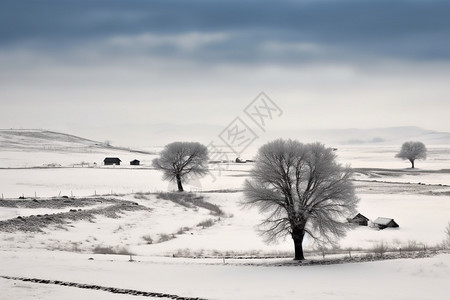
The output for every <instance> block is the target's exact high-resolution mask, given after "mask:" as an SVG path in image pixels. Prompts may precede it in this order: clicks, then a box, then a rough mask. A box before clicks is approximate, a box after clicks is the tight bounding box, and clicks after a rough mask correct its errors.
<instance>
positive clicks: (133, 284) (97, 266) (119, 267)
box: [0, 143, 450, 300]
mask: <svg viewBox="0 0 450 300" xmlns="http://www.w3.org/2000/svg"><path fill="white" fill-rule="evenodd" d="M47 147H50V148H51V147H52V143H49V144H48V145H47ZM427 147H428V149H429V157H428V159H427V160H424V161H418V162H417V163H416V166H417V167H418V169H415V170H411V169H409V162H407V161H402V160H399V159H396V158H395V157H394V156H395V154H396V153H397V152H398V151H399V149H400V146H399V145H395V146H392V145H377V146H370V145H360V146H349V145H346V146H340V147H339V148H338V150H337V152H336V154H337V155H338V159H339V161H340V162H341V163H342V164H348V163H349V164H351V165H352V167H355V168H359V169H358V170H357V173H356V174H355V180H356V181H355V186H356V191H357V195H358V197H359V198H360V199H361V200H360V204H359V207H358V211H359V212H360V213H361V214H363V215H364V216H366V217H368V218H369V219H370V220H371V221H373V220H375V219H376V218H378V217H389V218H393V219H395V221H396V222H397V223H398V224H399V225H400V227H399V228H387V229H384V230H378V229H375V228H370V227H365V226H355V228H354V230H351V231H350V232H349V233H348V234H347V236H346V237H345V238H343V239H342V240H341V241H340V246H341V248H342V249H347V248H352V249H357V248H362V249H365V250H370V249H371V248H372V247H374V245H376V244H378V243H380V242H383V243H385V244H386V245H388V246H389V247H391V248H392V249H394V250H396V249H399V248H402V247H404V245H407V244H408V243H412V242H416V243H417V244H419V245H421V246H427V247H433V246H436V245H438V244H442V241H443V239H444V237H445V236H444V230H445V227H446V226H447V224H448V222H449V221H450V219H449V216H450V201H449V200H450V199H449V196H448V195H449V194H450V187H449V186H450V173H449V172H448V169H449V168H448V166H449V164H448V162H449V161H450V151H449V150H450V148H449V147H448V146H445V145H444V146H442V145H437V146H435V145H427ZM55 148H56V146H55ZM25 149H26V148H25ZM106 156H118V157H120V158H121V159H122V161H125V162H128V161H131V160H132V159H135V158H136V159H139V160H141V162H142V163H143V165H141V166H137V167H134V166H129V165H122V166H111V167H105V166H102V165H101V161H102V160H103V159H104V157H106ZM154 157H155V155H151V154H137V153H131V152H127V151H122V150H121V151H119V150H114V151H111V152H108V151H106V150H104V149H97V150H95V151H92V152H89V151H86V152H82V151H78V152H73V151H63V150H61V149H60V148H58V150H52V151H49V150H45V151H44V150H42V149H37V150H36V149H27V150H24V148H23V147H22V148H20V149H11V148H7V149H6V148H5V149H3V148H0V168H1V169H0V178H1V185H0V193H1V194H2V196H3V198H14V199H17V198H18V197H19V196H22V194H23V195H24V196H25V197H29V198H35V197H36V198H38V199H39V200H41V199H44V198H45V197H56V196H58V195H61V196H62V195H68V196H71V195H73V196H74V197H75V199H77V198H79V197H85V196H93V195H94V194H96V195H104V197H108V198H117V199H120V200H129V201H133V202H138V203H139V204H140V205H143V206H146V207H148V208H150V209H151V210H150V211H136V212H124V213H121V218H118V219H111V218H108V217H105V216H100V215H99V216H97V217H96V218H95V220H92V221H76V222H75V221H73V222H71V223H69V224H66V225H61V226H51V227H49V228H46V229H45V230H43V232H41V233H33V234H30V233H22V232H16V233H4V232H2V233H1V235H0V259H1V261H2V266H1V268H0V276H2V275H3V276H22V277H36V278H43V279H54V280H62V281H73V282H78V283H89V284H96V285H103V286H113V287H119V288H129V289H136V290H142V291H151V292H159V293H168V294H176V295H179V296H186V297H188V296H189V297H202V298H207V299H300V298H301V299H319V300H320V299H330V298H331V299H361V298H364V299H377V300H378V299H381V298H384V299H429V298H430V295H432V297H433V298H434V299H447V298H448V296H449V294H450V290H449V288H448V284H447V282H448V281H449V279H450V254H448V253H447V254H440V255H437V256H434V257H431V258H420V259H396V260H389V261H378V262H364V263H347V264H336V265H323V266H319V265H314V266H294V265H284V266H278V264H279V263H283V264H286V263H289V262H291V259H290V258H278V259H253V260H245V259H244V260H237V259H236V260H234V259H226V260H225V261H224V260H223V259H222V258H220V257H221V256H222V255H225V254H227V253H228V254H233V253H234V254H244V255H245V254H247V255H252V254H256V255H263V254H266V255H276V254H286V253H288V254H290V253H292V250H293V249H292V248H293V247H292V241H291V240H290V239H289V238H287V239H286V240H284V241H280V242H279V243H278V244H270V245H267V244H266V243H264V241H263V240H262V238H261V237H260V236H259V235H258V232H257V229H256V225H257V224H258V223H259V222H261V220H262V219H263V218H264V216H263V215H261V214H260V213H259V212H258V211H257V210H256V209H247V208H243V207H242V206H241V205H240V202H241V201H242V200H243V197H244V196H243V193H242V191H241V190H242V185H243V183H244V181H245V179H246V178H248V174H249V171H250V169H251V167H252V164H251V163H246V164H236V163H229V164H220V165H215V164H213V165H211V169H213V171H212V173H211V174H210V175H207V176H206V177H204V178H201V179H191V180H190V182H187V183H186V184H185V187H186V189H187V190H192V191H195V192H197V193H198V194H199V195H202V196H204V197H205V200H206V201H208V202H211V203H214V204H216V205H219V206H220V208H221V209H222V210H223V211H224V212H225V215H224V216H220V217H219V216H216V215H212V214H211V213H210V211H208V210H206V209H203V208H187V207H184V206H180V205H178V204H175V203H173V202H171V201H168V200H163V199H159V198H158V192H161V191H168V190H174V189H175V188H176V187H175V185H174V184H173V183H168V182H165V181H163V180H162V178H161V177H162V174H161V173H160V172H158V171H156V170H154V169H153V168H151V160H152V159H153V158H154ZM82 161H84V162H89V163H90V165H89V167H87V166H84V167H82V166H81V165H80V164H79V163H80V162H82ZM93 162H97V166H95V167H94V165H93ZM45 164H59V165H61V167H57V168H47V167H42V166H43V165H45ZM136 192H141V193H142V194H138V195H136ZM0 201H1V200H0ZM75 201H76V200H75ZM98 206H99V205H98ZM92 207H93V206H91V207H90V208H92ZM83 209H85V208H83ZM67 210H68V209H67V208H66V209H63V210H57V209H44V208H37V209H31V208H2V209H1V210H0V221H1V220H7V219H11V218H16V217H17V216H19V215H20V216H30V215H36V214H49V213H55V212H60V211H67ZM205 220H212V222H213V223H214V224H213V226H211V227H205V228H203V227H202V226H197V225H198V224H199V223H200V222H202V221H205ZM180 229H183V230H180ZM161 234H167V235H168V236H171V237H172V239H170V240H168V241H165V242H161V243H158V238H159V236H160V235H161ZM144 236H147V237H151V238H152V240H153V243H152V244H148V243H147V241H146V240H145V239H144V238H143V237H144ZM304 245H305V247H306V249H307V250H311V249H312V247H313V245H312V244H311V241H310V240H308V239H307V240H306V241H305V243H304ZM96 246H104V247H111V248H113V249H122V248H123V249H127V250H128V251H129V252H131V253H133V254H134V256H133V258H134V259H135V260H136V261H135V262H129V261H128V260H129V256H127V255H101V254H93V253H92V251H93V249H94V248H95V247H96ZM182 254H191V255H200V254H202V255H211V256H215V257H219V258H217V259H216V258H197V259H193V258H182V257H179V256H180V255H182ZM173 255H175V257H173ZM308 255H309V254H307V258H309V259H312V258H313V256H309V257H308ZM91 257H92V258H94V260H88V259H89V258H91ZM317 259H321V257H320V258H317ZM0 291H1V292H0V299H17V300H21V299H35V298H36V299H136V296H127V295H116V294H111V293H107V292H101V291H93V290H82V289H77V288H72V287H63V286H56V285H44V284H37V283H30V282H22V281H14V280H10V279H4V278H1V277H0Z"/></svg>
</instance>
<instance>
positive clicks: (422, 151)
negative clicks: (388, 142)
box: [395, 142, 427, 169]
mask: <svg viewBox="0 0 450 300" xmlns="http://www.w3.org/2000/svg"><path fill="white" fill-rule="evenodd" d="M395 157H397V158H401V159H403V160H405V159H407V160H409V161H410V162H411V168H412V169H414V161H415V160H416V159H426V158H427V148H426V147H425V145H424V143H422V142H404V143H403V145H402V149H401V150H400V152H399V153H397V155H395Z"/></svg>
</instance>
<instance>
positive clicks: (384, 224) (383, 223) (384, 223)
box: [373, 218, 399, 229]
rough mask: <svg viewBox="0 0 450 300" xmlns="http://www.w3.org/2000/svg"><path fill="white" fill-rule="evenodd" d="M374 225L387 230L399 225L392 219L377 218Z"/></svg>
mask: <svg viewBox="0 0 450 300" xmlns="http://www.w3.org/2000/svg"><path fill="white" fill-rule="evenodd" d="M373 224H374V225H375V226H377V227H378V228H379V229H385V228H388V227H391V228H397V227H399V225H398V224H397V223H396V222H395V221H394V219H390V218H377V219H376V220H375V221H373Z"/></svg>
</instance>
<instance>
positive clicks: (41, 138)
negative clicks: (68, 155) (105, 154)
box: [0, 129, 149, 154]
mask: <svg viewBox="0 0 450 300" xmlns="http://www.w3.org/2000/svg"><path fill="white" fill-rule="evenodd" d="M105 149H107V150H124V151H130V152H140V153H146V154H149V153H147V152H144V151H139V150H131V149H128V148H122V147H114V146H111V145H108V144H106V143H101V142H97V141H93V140H89V139H86V138H82V137H78V136H75V135H70V134H65V133H60V132H54V131H47V130H39V129H1V130H0V150H3V151H4V150H28V151H64V152H96V151H100V150H105Z"/></svg>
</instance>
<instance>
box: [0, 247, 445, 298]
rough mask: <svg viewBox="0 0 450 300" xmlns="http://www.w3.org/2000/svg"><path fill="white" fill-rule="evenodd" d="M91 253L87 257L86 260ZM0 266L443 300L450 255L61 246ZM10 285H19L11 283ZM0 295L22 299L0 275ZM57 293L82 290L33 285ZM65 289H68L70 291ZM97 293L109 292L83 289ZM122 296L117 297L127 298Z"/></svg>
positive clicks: (276, 294)
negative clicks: (286, 255)
mask: <svg viewBox="0 0 450 300" xmlns="http://www.w3.org/2000/svg"><path fill="white" fill-rule="evenodd" d="M89 257H93V258H94V260H88V258H89ZM0 259H1V260H2V262H4V263H3V264H2V272H4V273H7V274H9V276H25V277H29V278H47V279H53V280H62V281H71V282H77V283H86V284H97V285H101V286H111V287H121V288H128V289H136V290H143V291H151V292H162V293H171V294H176V295H180V296H186V297H202V298H206V299H223V300H227V299H330V298H333V299H350V300H351V299H361V298H364V299H369V300H370V299H430V296H431V297H432V298H433V299H447V297H448V295H449V291H450V290H449V288H448V279H449V277H450V255H449V254H445V255H438V256H435V257H432V258H428V259H399V260H394V261H381V262H368V263H352V264H340V265H326V266H304V267H295V266H284V267H280V266H270V265H256V266H255V265H254V266H244V265H236V264H234V263H233V262H232V261H230V262H228V263H226V264H223V263H221V262H217V263H215V264H207V265H205V264H199V263H197V262H194V263H191V260H187V259H184V260H177V259H170V258H166V259H153V258H149V259H148V260H147V259H146V258H143V259H142V260H140V259H139V261H137V262H128V257H114V256H110V257H108V258H106V257H103V256H95V255H94V256H93V255H87V254H74V253H68V252H50V253H49V252H40V251H22V252H21V253H20V254H19V253H16V252H10V251H6V252H5V251H2V252H0ZM17 284H22V283H21V282H17ZM0 287H2V290H3V291H6V294H5V293H4V294H3V295H4V297H6V298H5V299H10V298H15V299H28V298H27V295H26V294H25V293H26V291H24V289H20V291H19V292H18V293H16V291H17V290H19V288H14V289H12V288H11V287H12V284H11V282H10V281H6V280H0ZM62 289H66V290H67V292H66V293H65V295H64V299H78V298H76V297H79V296H80V293H81V295H82V294H83V293H84V291H83V292H80V291H77V290H74V289H73V288H59V287H51V288H48V286H45V285H44V286H43V290H42V289H38V290H37V291H38V292H39V293H44V291H45V292H46V293H48V294H50V296H51V297H53V298H50V299H55V295H58V294H59V295H62V294H63V293H62ZM72 291H74V293H73V294H72ZM89 295H90V296H93V295H95V296H98V297H99V298H97V299H114V298H110V297H112V296H113V294H110V293H104V294H103V295H102V294H99V293H93V294H91V293H89ZM131 297H133V296H128V297H127V296H122V298H120V299H132V298H131Z"/></svg>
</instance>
